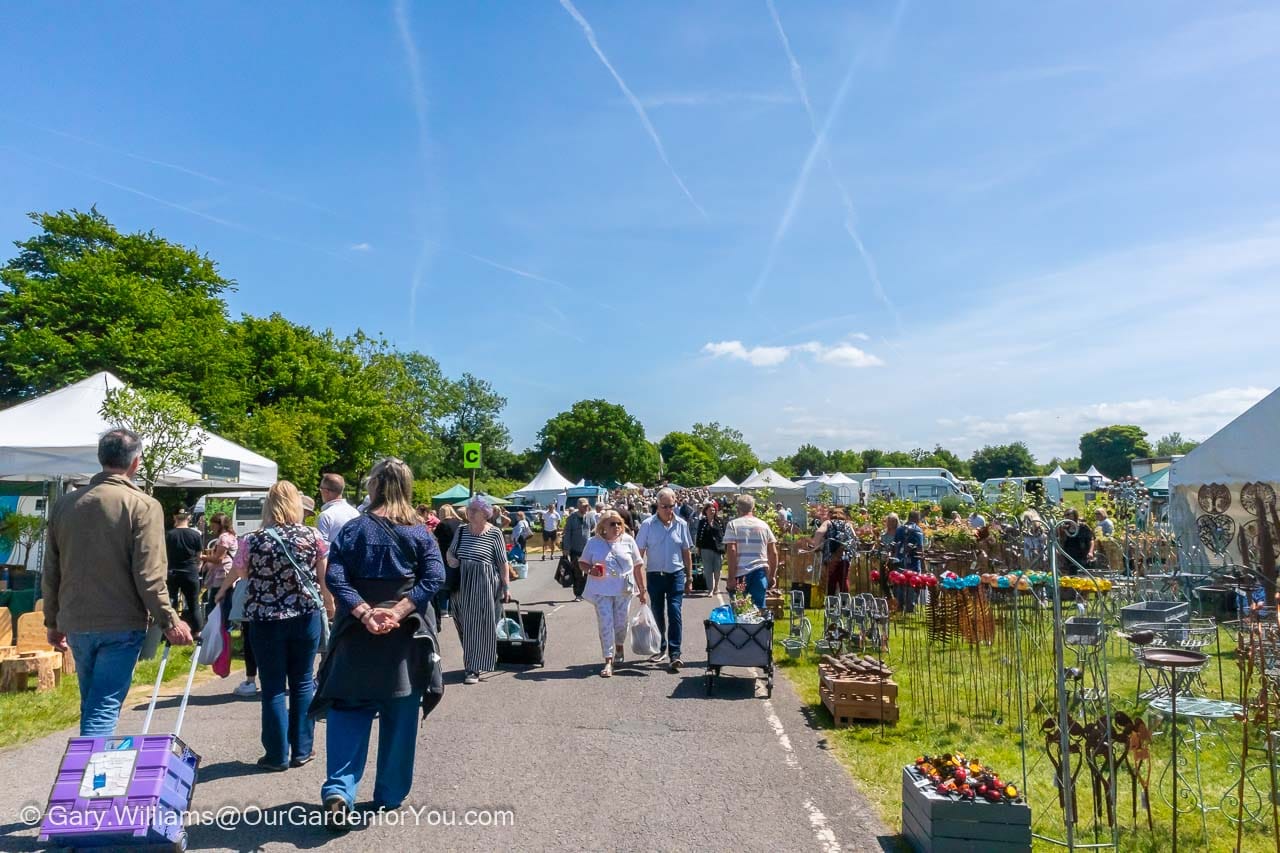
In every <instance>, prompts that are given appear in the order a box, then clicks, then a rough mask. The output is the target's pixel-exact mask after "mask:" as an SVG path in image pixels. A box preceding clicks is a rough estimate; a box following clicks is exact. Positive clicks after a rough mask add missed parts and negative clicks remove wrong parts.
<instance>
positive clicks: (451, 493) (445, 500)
mask: <svg viewBox="0 0 1280 853" xmlns="http://www.w3.org/2000/svg"><path fill="white" fill-rule="evenodd" d="M470 496H471V490H470V489H468V488H467V487H466V486H464V485H462V484H461V483H458V484H457V485H456V486H451V487H449V488H448V489H445V490H444V491H443V492H441V493H440V494H438V495H436V496H435V497H433V498H432V499H431V502H432V503H433V504H451V503H454V502H456V501H459V500H466V499H467V498H469V497H470Z"/></svg>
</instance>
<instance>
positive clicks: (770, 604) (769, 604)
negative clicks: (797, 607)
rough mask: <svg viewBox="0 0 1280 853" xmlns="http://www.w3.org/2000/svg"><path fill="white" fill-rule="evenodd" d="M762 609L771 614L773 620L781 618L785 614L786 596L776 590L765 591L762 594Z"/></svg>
mask: <svg viewBox="0 0 1280 853" xmlns="http://www.w3.org/2000/svg"><path fill="white" fill-rule="evenodd" d="M764 609H765V610H768V611H769V612H770V613H772V614H773V619H774V621H775V622H777V621H779V620H781V619H782V618H783V617H785V616H786V615H787V597H786V596H785V595H783V594H782V592H781V591H778V592H766V593H765V594H764Z"/></svg>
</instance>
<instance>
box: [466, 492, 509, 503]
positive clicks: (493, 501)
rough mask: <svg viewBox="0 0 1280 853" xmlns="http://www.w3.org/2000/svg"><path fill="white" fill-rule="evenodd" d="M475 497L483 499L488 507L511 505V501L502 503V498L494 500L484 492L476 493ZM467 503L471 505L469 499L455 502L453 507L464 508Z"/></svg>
mask: <svg viewBox="0 0 1280 853" xmlns="http://www.w3.org/2000/svg"><path fill="white" fill-rule="evenodd" d="M476 497H478V498H484V499H485V500H486V501H488V502H489V506H506V505H507V504H509V503H511V501H504V500H503V499H502V498H495V497H494V496H493V495H486V494H485V493H484V492H476ZM469 503H471V498H463V499H462V500H460V501H455V502H454V504H453V505H454V506H466V505H467V504H469Z"/></svg>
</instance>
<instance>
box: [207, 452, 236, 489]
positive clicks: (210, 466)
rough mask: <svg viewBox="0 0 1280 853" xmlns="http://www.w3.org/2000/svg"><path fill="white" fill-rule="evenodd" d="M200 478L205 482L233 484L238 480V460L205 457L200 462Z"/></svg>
mask: <svg viewBox="0 0 1280 853" xmlns="http://www.w3.org/2000/svg"><path fill="white" fill-rule="evenodd" d="M200 476H201V478H202V479H205V480H226V481H227V482H230V483H234V482H236V481H237V480H239V479H240V460H239V459H219V458H218V457H216V456H205V457H203V458H202V459H201V460H200Z"/></svg>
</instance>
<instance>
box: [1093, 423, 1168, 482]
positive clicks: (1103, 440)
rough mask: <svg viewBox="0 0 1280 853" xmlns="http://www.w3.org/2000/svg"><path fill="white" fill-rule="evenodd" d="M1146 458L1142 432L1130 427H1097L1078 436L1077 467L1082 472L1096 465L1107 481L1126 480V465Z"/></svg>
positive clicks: (1129, 468)
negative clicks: (1123, 478)
mask: <svg viewBox="0 0 1280 853" xmlns="http://www.w3.org/2000/svg"><path fill="white" fill-rule="evenodd" d="M1150 455H1151V445H1150V444H1148V443H1147V433H1146V431H1145V430H1144V429H1142V427H1138V426H1134V425H1133V424H1113V425H1112V426H1105V427H1099V428H1098V429H1095V430H1093V431H1092V432H1086V433H1085V434H1084V435H1082V436H1080V464H1081V465H1083V466H1084V467H1085V469H1086V470H1087V469H1088V468H1089V466H1090V465H1097V466H1098V470H1099V471H1101V472H1102V473H1103V474H1106V475H1107V476H1108V477H1112V478H1115V477H1127V476H1129V474H1130V473H1131V472H1132V468H1131V467H1130V465H1129V463H1130V462H1132V461H1133V460H1134V459H1140V458H1142V457H1145V456H1150Z"/></svg>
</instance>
